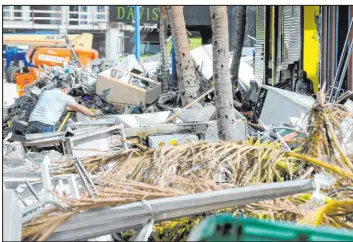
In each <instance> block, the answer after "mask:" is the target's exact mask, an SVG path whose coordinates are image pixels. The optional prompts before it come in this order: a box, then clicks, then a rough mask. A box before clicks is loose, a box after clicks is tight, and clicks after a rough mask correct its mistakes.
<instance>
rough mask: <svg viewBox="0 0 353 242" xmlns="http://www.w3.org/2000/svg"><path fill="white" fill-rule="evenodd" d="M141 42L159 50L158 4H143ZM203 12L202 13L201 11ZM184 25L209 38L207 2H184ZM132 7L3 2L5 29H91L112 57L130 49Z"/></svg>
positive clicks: (96, 44) (231, 11)
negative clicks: (199, 3) (30, 4)
mask: <svg viewBox="0 0 353 242" xmlns="http://www.w3.org/2000/svg"><path fill="white" fill-rule="evenodd" d="M235 9H236V6H228V19H229V21H228V25H229V26H228V27H229V35H230V38H229V40H230V45H229V46H230V50H232V47H233V46H232V40H233V38H234V33H235ZM140 11H141V28H140V32H141V42H142V45H143V47H142V48H141V49H146V51H147V52H149V53H151V54H153V53H155V52H158V51H159V37H158V35H159V32H158V25H159V7H158V6H142V8H141V10H140ZM200 13H202V14H200ZM184 16H185V22H186V26H187V29H188V31H189V32H191V33H193V36H192V37H201V38H202V43H203V44H210V43H211V41H212V29H211V20H210V6H185V7H184ZM247 17H248V18H247V19H248V21H247V28H246V29H247V31H246V37H245V45H252V44H253V41H252V40H251V39H250V38H249V37H248V35H250V36H254V35H255V7H253V6H251V7H248V16H247ZM133 25H134V11H133V8H132V7H130V6H4V7H3V32H4V33H47V34H64V33H67V34H78V33H92V34H94V38H93V48H94V49H96V50H97V51H98V52H99V54H100V56H104V57H105V58H107V59H115V58H117V56H121V55H124V54H128V53H132V52H133V50H134V43H133V42H132V41H131V38H132V36H133V35H134V31H135V29H134V26H133Z"/></svg>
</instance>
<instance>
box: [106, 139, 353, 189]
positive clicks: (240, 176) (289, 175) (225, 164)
mask: <svg viewBox="0 0 353 242" xmlns="http://www.w3.org/2000/svg"><path fill="white" fill-rule="evenodd" d="M279 147H280V144H278V143H265V144H259V143H256V144H251V145H250V144H244V143H234V142H206V141H200V142H193V143H187V144H183V145H180V146H177V147H161V148H159V149H156V150H155V151H154V152H153V153H148V154H144V155H138V156H131V158H130V159H127V160H125V161H123V162H118V163H115V164H114V167H113V168H112V169H111V170H109V171H107V172H106V173H104V174H103V175H102V176H101V177H100V178H99V180H101V181H110V182H118V181H123V180H124V179H131V180H136V181H142V182H145V183H148V184H152V185H156V186H161V187H165V186H170V184H174V185H175V184H176V183H179V185H180V184H182V183H183V182H182V179H183V178H186V177H190V176H191V175H192V176H193V177H196V178H198V179H200V178H202V179H203V180H204V182H207V181H213V182H215V181H219V177H220V176H221V175H222V174H223V175H224V176H225V178H226V182H227V183H228V184H230V185H231V186H235V187H239V186H245V185H250V184H258V183H268V182H275V181H283V180H291V179H295V178H298V177H300V176H301V175H302V172H304V171H303V170H300V169H298V168H299V167H303V165H304V164H307V163H309V164H310V165H315V167H322V168H324V169H326V170H328V171H331V172H333V173H334V174H337V175H338V176H345V177H349V178H350V179H353V174H352V173H350V172H347V171H345V170H343V169H341V168H340V167H338V166H336V165H333V164H329V163H327V162H324V161H321V160H319V159H317V158H313V157H310V156H307V155H303V154H299V153H296V152H286V151H283V150H281V149H280V148H279ZM186 186H187V184H186ZM178 188H179V189H183V188H182V187H178ZM186 190H187V189H186Z"/></svg>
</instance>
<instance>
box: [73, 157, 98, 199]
mask: <svg viewBox="0 0 353 242" xmlns="http://www.w3.org/2000/svg"><path fill="white" fill-rule="evenodd" d="M76 162H77V164H78V166H79V167H80V168H81V171H82V172H83V174H84V175H85V176H86V178H87V180H88V182H89V184H90V185H91V186H92V188H93V190H94V192H95V193H96V195H97V196H99V193H98V190H97V188H96V186H95V185H94V183H93V181H92V180H91V178H90V177H89V174H88V172H87V170H86V168H85V167H84V165H83V164H82V162H81V160H80V158H78V157H76Z"/></svg>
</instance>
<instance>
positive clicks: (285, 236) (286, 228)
mask: <svg viewBox="0 0 353 242" xmlns="http://www.w3.org/2000/svg"><path fill="white" fill-rule="evenodd" d="M188 240H189V241H353V231H352V232H347V231H346V230H342V229H331V228H326V227H309V226H299V225H296V224H293V223H284V222H273V221H264V220H257V219H252V218H238V217H237V218H235V217H233V216H232V215H231V214H220V215H216V216H210V217H207V218H206V219H204V220H203V221H202V222H201V223H200V224H199V225H198V226H196V227H195V229H193V230H192V231H191V233H190V236H189V239H188Z"/></svg>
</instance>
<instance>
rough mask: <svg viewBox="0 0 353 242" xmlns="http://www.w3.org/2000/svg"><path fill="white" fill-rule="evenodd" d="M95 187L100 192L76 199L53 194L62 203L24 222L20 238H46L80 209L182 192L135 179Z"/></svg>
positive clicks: (115, 204)
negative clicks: (94, 196) (96, 196)
mask: <svg viewBox="0 0 353 242" xmlns="http://www.w3.org/2000/svg"><path fill="white" fill-rule="evenodd" d="M97 188H98V190H99V192H100V194H101V195H102V196H101V197H98V198H90V197H88V196H83V197H81V198H80V199H73V198H67V197H65V196H61V195H58V194H55V193H53V195H54V196H55V197H56V198H58V199H59V201H61V202H62V203H64V204H65V206H60V204H57V207H56V208H53V209H50V210H48V211H46V212H44V213H42V214H41V215H39V216H38V217H35V218H33V219H32V220H30V221H28V222H27V223H25V224H24V226H23V229H22V239H23V240H30V241H34V240H40V241H41V240H46V239H47V238H48V237H49V236H50V235H51V234H52V233H53V232H54V231H55V230H56V229H57V228H58V227H59V226H60V225H61V224H62V223H64V222H65V221H67V220H68V219H70V218H71V217H72V216H73V215H75V214H78V213H80V212H82V211H87V210H93V209H98V208H103V207H108V206H119V205H123V204H127V203H131V202H135V201H141V200H142V199H146V200H149V199H157V198H164V197H173V196H176V195H184V194H185V193H184V192H182V191H177V190H175V189H172V188H168V187H166V188H163V189H162V188H157V187H154V186H151V185H148V184H144V183H139V182H135V181H126V182H125V183H124V184H121V185H119V184H114V186H110V187H109V186H108V187H101V186H98V187H97Z"/></svg>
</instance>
